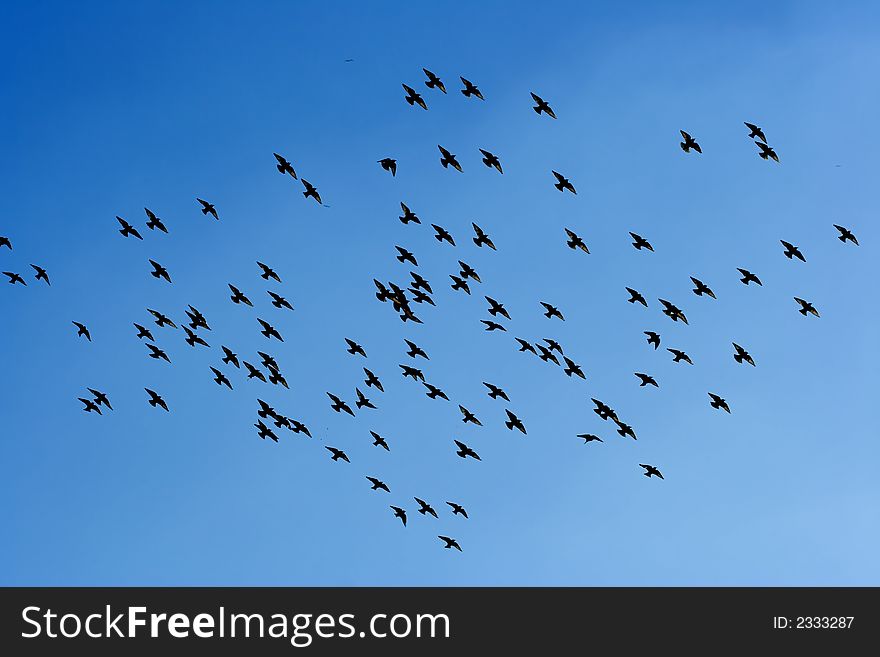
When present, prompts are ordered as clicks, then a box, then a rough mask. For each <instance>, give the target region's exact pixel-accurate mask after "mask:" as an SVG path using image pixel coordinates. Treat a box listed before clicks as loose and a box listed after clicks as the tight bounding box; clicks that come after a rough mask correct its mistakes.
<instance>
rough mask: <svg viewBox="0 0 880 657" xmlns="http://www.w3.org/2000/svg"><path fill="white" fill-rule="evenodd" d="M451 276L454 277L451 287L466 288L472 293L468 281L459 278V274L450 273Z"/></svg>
mask: <svg viewBox="0 0 880 657" xmlns="http://www.w3.org/2000/svg"><path fill="white" fill-rule="evenodd" d="M449 278H451V279H452V285H451V286H450V287H451V288H452V289H453V290H464V291H465V292H467V293H468V294H470V293H471V288H470V286H469V285H468V284H467V281H465V280H464V279H462V278H459V277H458V276H455V275H453V274H449Z"/></svg>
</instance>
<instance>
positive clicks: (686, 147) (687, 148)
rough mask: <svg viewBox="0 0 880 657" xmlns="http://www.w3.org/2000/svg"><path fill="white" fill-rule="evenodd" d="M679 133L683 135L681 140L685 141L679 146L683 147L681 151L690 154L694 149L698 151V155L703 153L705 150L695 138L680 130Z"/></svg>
mask: <svg viewBox="0 0 880 657" xmlns="http://www.w3.org/2000/svg"><path fill="white" fill-rule="evenodd" d="M679 132H680V133H681V138H682V139H684V141H683V142H681V143H680V144H679V146H681V150H683V151H684V152H685V153H690V152H691V149H692V148H693V149H694V150H695V151H697V153H702V152H703V149H702V148H700V145H699V144H698V143H697V141H696V140H695V139H694V138H693V137H691V136H690V135H689V134H688V133H686V132H685V131H684V130H679Z"/></svg>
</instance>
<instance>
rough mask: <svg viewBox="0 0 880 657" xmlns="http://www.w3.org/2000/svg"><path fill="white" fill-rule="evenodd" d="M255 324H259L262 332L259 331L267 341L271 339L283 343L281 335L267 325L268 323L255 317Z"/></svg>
mask: <svg viewBox="0 0 880 657" xmlns="http://www.w3.org/2000/svg"><path fill="white" fill-rule="evenodd" d="M257 322H259V324H260V326H262V327H263V330H261V331H260V333H262V334H263V335H264V336H266V338H267V339H269V340H271V339H272V338H275V339H277V340H279V341H281V342H284V338H282V337H281V334H280V333H279V332H278V331H277V330H275V327H274V326H272V325H271V324H269V322H267V321H266V320H264V319H260V318H259V317H257Z"/></svg>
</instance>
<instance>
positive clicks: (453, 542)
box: [437, 534, 461, 552]
mask: <svg viewBox="0 0 880 657" xmlns="http://www.w3.org/2000/svg"><path fill="white" fill-rule="evenodd" d="M437 538H439V539H440V540H441V541H443V542H444V543H446V545H444V546H443V547H444V548H446V549H447V550H448V549H449V548H455V549H456V550H458V551H459V552H461V546H460V545H459V544H458V541H456V540H455V539H454V538H449V537H448V536H441V535H440V534H438V535H437Z"/></svg>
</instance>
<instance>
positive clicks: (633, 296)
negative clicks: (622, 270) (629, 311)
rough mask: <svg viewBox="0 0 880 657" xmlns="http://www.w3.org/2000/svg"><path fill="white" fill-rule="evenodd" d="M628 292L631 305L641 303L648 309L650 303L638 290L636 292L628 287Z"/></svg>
mask: <svg viewBox="0 0 880 657" xmlns="http://www.w3.org/2000/svg"><path fill="white" fill-rule="evenodd" d="M626 291H627V292H629V299H627V301H629V303H640V304H642V305H643V306H644V307H645V308H647V307H648V302H647V301H645V297H643V296H642V295H641V293H640V292H639V291H638V290H634V289H632V288H631V287H628V288H626Z"/></svg>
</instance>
